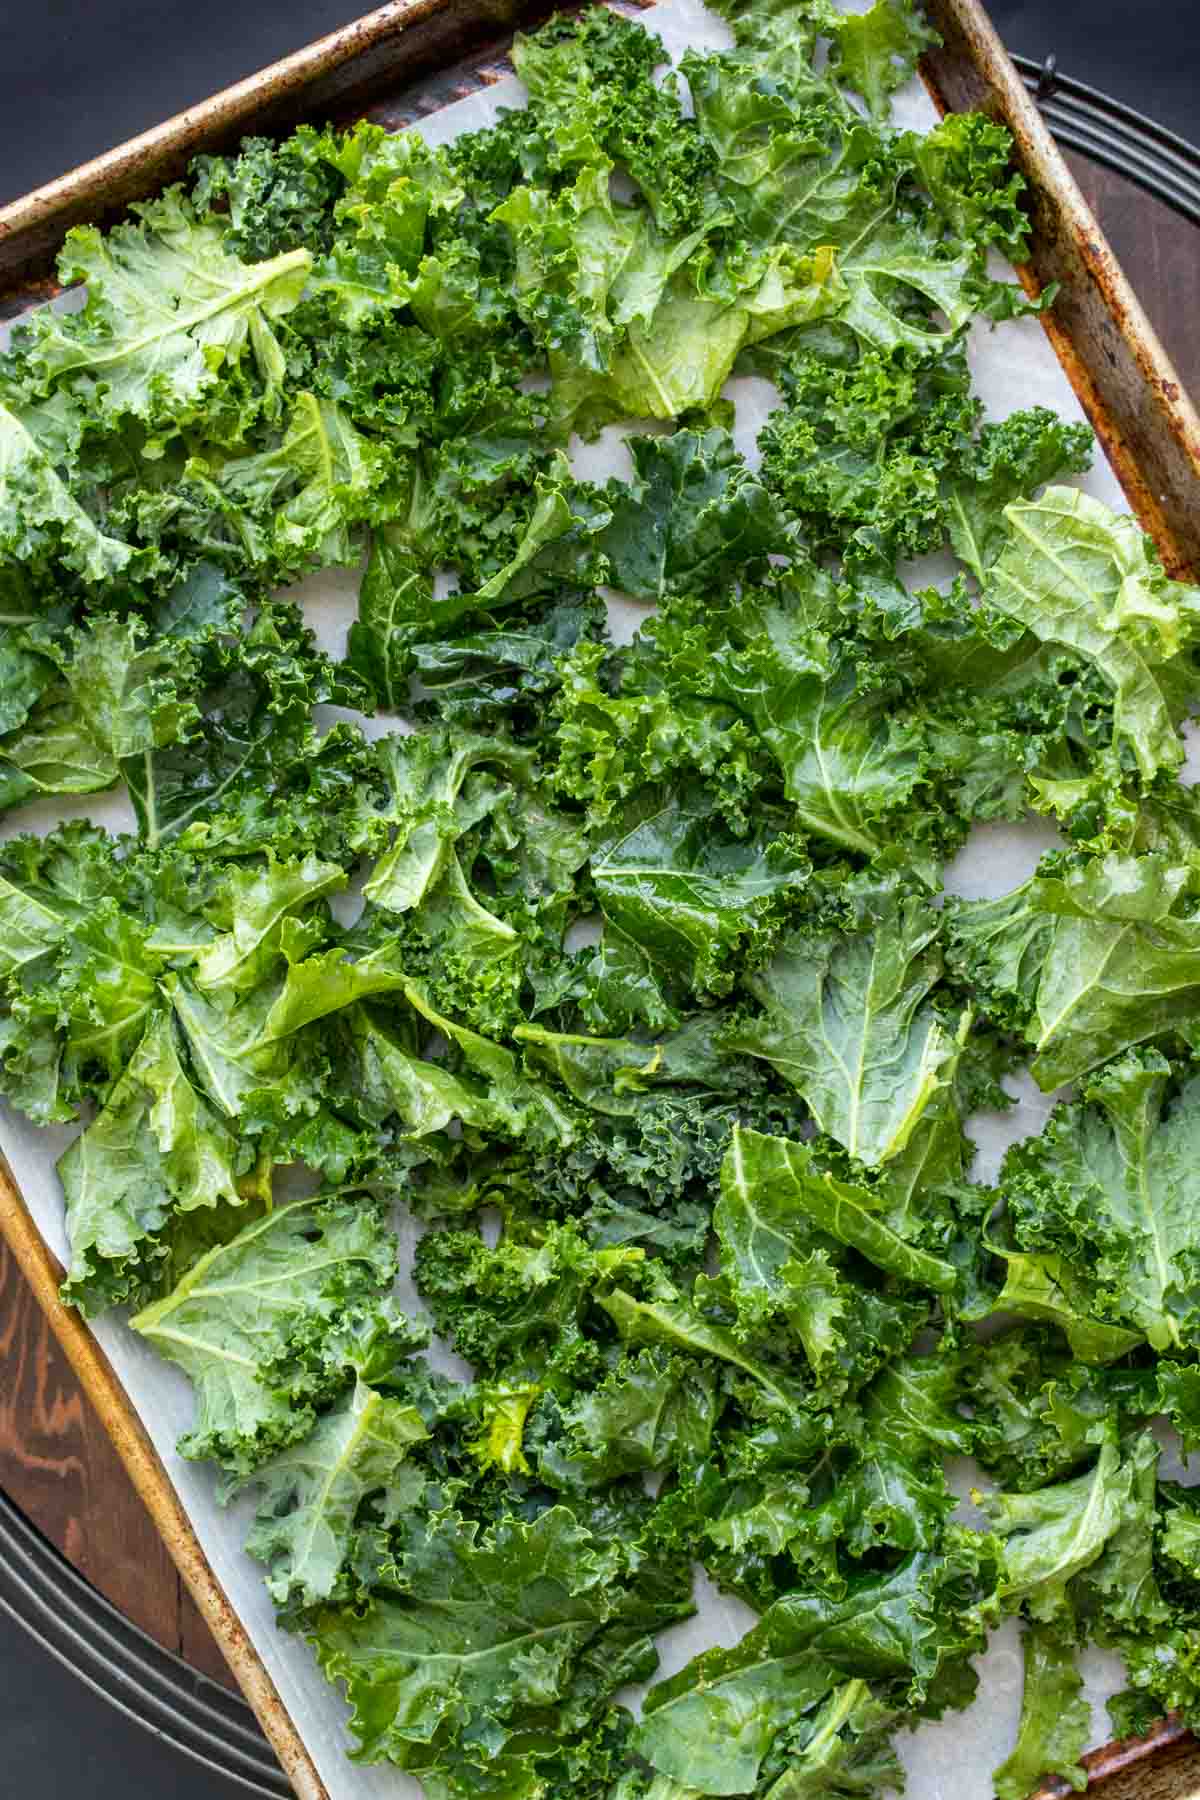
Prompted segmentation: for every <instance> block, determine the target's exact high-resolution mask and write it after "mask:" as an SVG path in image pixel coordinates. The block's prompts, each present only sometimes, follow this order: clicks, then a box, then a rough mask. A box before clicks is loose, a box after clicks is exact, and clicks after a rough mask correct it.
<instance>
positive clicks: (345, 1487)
mask: <svg viewBox="0 0 1200 1800" xmlns="http://www.w3.org/2000/svg"><path fill="white" fill-rule="evenodd" d="M428 1435H429V1433H428V1432H427V1430H426V1429H425V1421H424V1420H423V1418H422V1417H421V1414H420V1413H419V1412H418V1411H417V1409H416V1407H415V1406H405V1405H403V1404H402V1403H401V1402H400V1401H398V1400H388V1399H385V1398H384V1396H383V1395H382V1394H379V1393H376V1391H375V1390H374V1389H373V1388H371V1387H368V1386H367V1384H366V1383H365V1382H364V1381H362V1380H361V1379H360V1380H358V1381H357V1382H356V1383H355V1385H354V1387H353V1388H351V1389H350V1390H349V1391H348V1392H347V1393H346V1394H345V1395H344V1396H343V1398H342V1399H341V1400H340V1401H339V1402H338V1404H337V1405H336V1406H335V1407H333V1408H332V1409H331V1410H330V1411H329V1412H327V1413H324V1414H323V1415H322V1416H321V1418H319V1419H318V1421H317V1424H316V1428H315V1429H314V1430H313V1432H312V1433H311V1435H310V1436H308V1437H306V1438H304V1439H303V1440H302V1441H301V1442H300V1443H296V1444H291V1445H289V1446H288V1447H287V1448H286V1449H283V1450H279V1451H277V1452H276V1454H275V1455H274V1456H273V1457H272V1458H271V1460H270V1461H269V1462H267V1463H263V1464H261V1465H260V1466H259V1467H258V1468H256V1469H255V1471H254V1474H253V1475H252V1476H250V1477H249V1478H248V1480H247V1482H246V1483H245V1484H242V1483H238V1484H236V1485H238V1486H241V1485H246V1486H253V1487H254V1488H255V1489H257V1490H258V1493H259V1505H258V1512H257V1514H256V1517H255V1521H254V1525H253V1527H252V1528H251V1531H250V1535H249V1537H248V1538H247V1540H246V1548H247V1550H248V1551H249V1552H250V1554H251V1556H254V1557H257V1558H258V1560H259V1562H262V1563H265V1564H266V1565H267V1568H268V1570H269V1573H268V1574H267V1577H266V1584H267V1588H268V1590H269V1592H270V1594H271V1596H272V1598H273V1599H274V1600H275V1601H276V1602H277V1604H279V1605H281V1606H282V1605H285V1604H286V1603H288V1602H290V1601H296V1602H298V1603H299V1604H300V1605H303V1606H315V1605H317V1604H318V1603H319V1602H320V1601H323V1600H328V1599H329V1598H330V1596H331V1594H332V1593H333V1591H334V1588H335V1586H336V1585H337V1580H338V1576H339V1574H340V1573H341V1570H342V1568H343V1566H344V1564H345V1562H346V1559H347V1556H348V1555H349V1554H350V1551H351V1543H352V1538H353V1533H354V1526H355V1522H356V1520H357V1518H358V1515H359V1510H360V1508H361V1507H362V1504H363V1501H364V1500H366V1499H367V1498H368V1496H370V1495H373V1494H380V1493H381V1492H382V1493H383V1494H384V1495H385V1497H386V1496H387V1494H388V1491H389V1490H390V1489H392V1488H393V1487H394V1486H395V1484H396V1478H397V1472H398V1470H399V1467H400V1464H401V1463H402V1462H403V1461H404V1459H405V1457H406V1456H407V1455H408V1452H409V1450H410V1449H411V1448H412V1446H413V1445H414V1444H418V1443H421V1442H422V1441H423V1440H424V1439H425V1438H427V1437H428Z"/></svg>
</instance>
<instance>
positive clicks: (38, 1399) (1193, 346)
mask: <svg viewBox="0 0 1200 1800" xmlns="http://www.w3.org/2000/svg"><path fill="white" fill-rule="evenodd" d="M1068 161H1069V162H1070V164H1071V168H1072V171H1073V173H1074V174H1075V176H1076V178H1077V180H1078V181H1079V183H1080V186H1081V187H1082V189H1083V192H1084V197H1085V198H1086V199H1087V201H1088V202H1089V204H1090V205H1091V206H1092V208H1093V209H1094V211H1095V212H1096V214H1097V217H1098V219H1099V222H1100V225H1101V227H1102V228H1103V230H1104V231H1105V233H1106V234H1107V236H1108V238H1109V239H1110V241H1111V243H1112V247H1113V249H1114V251H1115V252H1116V255H1117V258H1118V260H1119V261H1120V262H1121V264H1122V265H1123V267H1124V269H1125V271H1126V273H1127V274H1128V276H1129V278H1130V280H1131V281H1132V283H1133V286H1134V287H1135V289H1136V290H1137V292H1138V295H1139V297H1140V299H1141V301H1142V303H1143V305H1144V306H1145V308H1146V311H1147V312H1148V313H1149V315H1150V320H1151V323H1152V324H1153V325H1154V327H1155V329H1156V330H1157V331H1158V333H1159V335H1160V337H1161V338H1162V340H1163V343H1164V344H1165V346H1166V349H1167V352H1168V354H1169V355H1170V356H1171V357H1172V359H1173V360H1174V362H1175V365H1176V367H1177V369H1178V371H1179V374H1180V375H1181V377H1182V378H1183V381H1184V383H1185V384H1186V386H1187V387H1188V389H1189V390H1190V392H1191V393H1192V395H1193V396H1194V397H1197V398H1200V335H1198V334H1197V332H1196V329H1195V320H1196V318H1197V317H1198V316H1200V228H1197V227H1195V226H1192V225H1189V224H1188V223H1187V222H1186V221H1184V220H1181V219H1180V218H1179V217H1178V215H1177V214H1175V213H1173V212H1172V211H1171V210H1170V208H1168V207H1167V206H1165V205H1163V204H1162V203H1160V202H1159V201H1156V200H1153V199H1151V198H1149V197H1148V196H1147V195H1145V194H1144V193H1142V192H1141V191H1140V190H1139V189H1138V188H1136V187H1134V186H1133V185H1132V184H1131V183H1130V182H1128V181H1126V180H1124V179H1123V178H1122V177H1120V176H1118V175H1114V174H1112V173H1110V172H1109V171H1107V170H1105V169H1102V168H1100V167H1098V166H1097V165H1095V164H1092V163H1089V162H1088V161H1087V160H1086V159H1085V158H1083V157H1080V156H1074V155H1071V156H1068ZM1013 399H1014V405H1019V404H1020V397H1019V396H1018V395H1014V397H1013ZM0 1371H2V1373H0V1487H2V1488H3V1489H4V1491H5V1492H6V1493H8V1494H9V1495H11V1497H12V1498H13V1499H14V1500H15V1501H16V1502H17V1504H18V1505H19V1506H20V1507H21V1508H22V1509H23V1511H24V1512H25V1513H26V1514H27V1515H28V1516H29V1517H30V1518H31V1519H33V1520H34V1522H35V1523H36V1524H37V1525H39V1526H40V1527H41V1529H42V1530H43V1531H44V1532H45V1534H46V1536H47V1537H49V1538H50V1539H51V1541H52V1542H53V1543H54V1544H56V1545H57V1546H58V1547H59V1548H60V1549H61V1550H62V1551H63V1552H64V1554H65V1555H66V1556H67V1557H68V1558H69V1559H70V1561H71V1562H73V1563H74V1564H75V1566H76V1567H77V1568H79V1569H80V1570H81V1571H82V1572H83V1573H84V1574H85V1575H86V1576H87V1577H88V1578H89V1580H91V1581H92V1582H93V1583H94V1584H95V1586H96V1587H98V1588H99V1589H100V1591H101V1592H102V1593H104V1594H105V1595H107V1596H108V1598H109V1599H110V1600H112V1601H113V1602H114V1603H115V1604H116V1605H117V1606H119V1607H120V1608H121V1609H122V1611H123V1612H125V1613H126V1614H127V1616H128V1617H129V1618H131V1619H133V1620H134V1621H135V1623H137V1624H138V1625H140V1626H141V1627H142V1628H143V1629H144V1630H145V1631H147V1632H149V1633H150V1635H151V1636H152V1637H154V1638H155V1639H157V1641H158V1642H159V1643H161V1644H163V1645H165V1646H166V1647H167V1648H169V1649H171V1650H176V1651H178V1652H179V1653H180V1654H181V1655H182V1656H184V1657H185V1658H186V1659H187V1660H188V1661H189V1662H190V1663H192V1664H193V1665H194V1666H195V1667H196V1668H198V1669H200V1670H203V1671H204V1672H205V1673H206V1674H210V1675H215V1676H217V1677H218V1678H220V1679H222V1680H225V1681H227V1682H228V1683H229V1685H230V1686H234V1685H236V1684H235V1683H234V1682H233V1679H232V1677H231V1676H230V1675H229V1673H228V1670H227V1668H226V1666H225V1662H224V1659H223V1657H222V1656H221V1654H220V1652H219V1650H218V1649H217V1647H216V1645H215V1643H214V1642H213V1639H212V1637H211V1636H210V1635H209V1632H208V1629H207V1627H206V1626H205V1625H204V1623H203V1621H202V1620H201V1619H200V1616H199V1614H198V1613H197V1611H196V1609H195V1607H194V1605H193V1604H192V1602H191V1600H190V1599H189V1597H188V1595H187V1594H186V1592H185V1591H184V1590H183V1588H182V1585H181V1583H180V1580H179V1577H178V1575H177V1574H176V1572H175V1568H174V1565H173V1564H172V1562H171V1560H170V1557H169V1556H168V1555H167V1552H166V1550H165V1549H164V1548H163V1545H162V1542H161V1540H160V1538H159V1536H158V1533H157V1531H156V1529H155V1527H154V1526H153V1524H152V1523H151V1521H150V1518H149V1516H148V1514H147V1513H146V1511H145V1509H144V1507H143V1506H142V1503H141V1501H140V1500H139V1499H138V1497H137V1495H136V1494H135V1493H134V1491H133V1488H132V1486H131V1485H130V1482H129V1479H128V1477H127V1475H126V1474H125V1471H124V1469H123V1468H122V1466H121V1464H120V1462H119V1461H118V1459H117V1456H116V1453H115V1451H114V1450H113V1448H112V1446H111V1444H110V1442H109V1440H108V1437H107V1436H106V1434H105V1432H104V1430H103V1428H102V1426H101V1425H100V1423H99V1421H98V1419H97V1418H96V1416H95V1414H94V1412H93V1410H92V1408H91V1406H90V1404H89V1402H88V1401H87V1399H86V1398H85V1396H84V1395H83V1393H82V1392H81V1390H80V1387H79V1384H78V1382H77V1380H76V1379H75V1376H74V1375H73V1373H72V1371H71V1369H70V1368H69V1366H68V1364H67V1361H66V1358H65V1357H64V1355H63V1353H62V1351H61V1350H60V1349H59V1347H58V1345H57V1343H56V1342H55V1340H54V1337H53V1335H52V1334H51V1332H50V1330H49V1328H48V1326H47V1324H46V1321H45V1319H44V1317H43V1316H42V1313H41V1311H40V1310H39V1308H38V1307H37V1305H36V1304H35V1302H34V1300H33V1298H32V1296H31V1295H30V1293H29V1291H28V1289H27V1288H26V1287H25V1285H24V1282H23V1281H22V1279H21V1277H20V1275H19V1274H18V1273H17V1271H16V1270H15V1268H14V1266H13V1262H12V1259H11V1256H10V1255H9V1253H8V1251H7V1250H6V1248H5V1246H4V1243H3V1240H2V1239H0Z"/></svg>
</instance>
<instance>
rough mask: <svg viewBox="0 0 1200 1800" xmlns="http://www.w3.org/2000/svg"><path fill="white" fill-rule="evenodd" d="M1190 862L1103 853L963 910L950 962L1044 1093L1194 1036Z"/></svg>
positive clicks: (1199, 970) (1199, 972) (1196, 969)
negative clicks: (1168, 1040) (1140, 1051)
mask: <svg viewBox="0 0 1200 1800" xmlns="http://www.w3.org/2000/svg"><path fill="white" fill-rule="evenodd" d="M1191 883H1192V873H1191V870H1190V868H1189V866H1188V864H1187V863H1184V862H1179V861H1177V860H1176V859H1175V858H1174V857H1173V856H1171V855H1170V854H1168V853H1163V852H1157V851H1151V852H1149V853H1148V854H1146V855H1144V856H1126V855H1122V854H1120V853H1119V852H1116V851H1112V852H1110V853H1109V854H1108V855H1106V856H1097V857H1092V858H1088V859H1086V860H1082V861H1080V862H1078V863H1075V864H1073V865H1072V864H1068V865H1067V866H1066V867H1065V868H1064V869H1063V870H1062V873H1061V874H1059V873H1054V874H1045V875H1041V876H1038V877H1035V878H1034V879H1033V880H1032V881H1030V882H1027V883H1026V884H1025V885H1024V886H1023V887H1021V888H1017V889H1015V890H1014V892H1013V893H1011V894H1007V895H1005V896H1004V897H1003V898H1002V899H999V900H981V901H974V902H967V903H965V904H960V905H959V906H957V907H956V908H955V910H954V913H953V915H952V920H951V927H950V936H951V944H952V952H951V954H952V959H953V961H954V963H955V966H956V968H957V969H958V970H960V971H961V973H962V974H963V975H964V976H965V977H966V978H967V979H968V980H970V981H972V982H973V983H974V984H975V986H976V991H977V992H979V993H980V994H981V996H982V998H983V1001H984V1004H985V1005H986V1006H987V1007H988V1008H989V1010H990V1011H991V1012H992V1013H993V1015H994V1016H995V1017H996V1018H997V1019H998V1020H1000V1021H1002V1022H1003V1023H1004V1024H1005V1025H1007V1026H1009V1027H1010V1028H1013V1029H1015V1030H1017V1031H1018V1032H1019V1033H1020V1034H1021V1035H1022V1036H1023V1037H1025V1038H1026V1039H1027V1040H1028V1042H1029V1043H1030V1044H1031V1045H1032V1046H1033V1048H1034V1049H1035V1051H1036V1060H1035V1062H1034V1064H1033V1073H1034V1075H1035V1077H1036V1079H1037V1081H1038V1083H1039V1085H1040V1086H1042V1087H1043V1088H1045V1089H1046V1090H1047V1091H1049V1090H1051V1089H1053V1088H1055V1087H1058V1086H1059V1085H1060V1084H1061V1083H1062V1082H1064V1081H1071V1080H1074V1079H1076V1078H1077V1077H1079V1076H1081V1075H1085V1074H1087V1073H1088V1072H1089V1071H1090V1070H1092V1069H1094V1068H1097V1067H1098V1066H1099V1065H1100V1064H1101V1063H1103V1062H1105V1061H1106V1060H1107V1059H1109V1058H1111V1057H1114V1056H1117V1055H1119V1054H1120V1053H1121V1052H1122V1051H1123V1050H1126V1049H1128V1048H1129V1047H1130V1046H1132V1045H1135V1044H1141V1043H1145V1042H1146V1041H1147V1040H1148V1039H1153V1038H1157V1037H1161V1036H1163V1034H1165V1033H1169V1032H1174V1031H1179V1032H1182V1033H1183V1035H1184V1036H1185V1037H1188V1036H1190V1034H1191V1032H1192V1029H1193V1027H1192V1021H1193V1020H1194V1019H1195V1015H1196V1008H1197V999H1198V993H1197V979H1198V977H1200V961H1198V960H1197V946H1198V944H1200V939H1198V937H1197V922H1196V920H1195V919H1194V918H1193V916H1192V904H1193V902H1192V899H1191V893H1190V889H1191Z"/></svg>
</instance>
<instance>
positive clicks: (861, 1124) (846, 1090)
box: [729, 893, 961, 1166]
mask: <svg viewBox="0 0 1200 1800" xmlns="http://www.w3.org/2000/svg"><path fill="white" fill-rule="evenodd" d="M937 937H938V917H937V914H936V913H933V912H931V911H930V909H929V907H928V905H927V904H926V903H925V902H924V901H922V900H919V899H916V898H907V899H906V898H903V897H901V896H899V895H897V894H894V893H891V894H889V893H884V894H882V895H880V896H878V897H876V898H872V899H869V900H868V901H866V902H864V904H863V905H862V907H861V909H860V921H859V923H858V925H857V928H856V929H854V930H851V931H824V932H822V931H817V932H811V933H809V932H804V933H796V934H794V935H793V936H792V937H791V938H789V939H787V940H786V941H785V942H784V944H783V945H782V946H781V947H780V949H779V950H778V951H777V952H776V954H775V955H774V957H773V958H772V959H771V961H770V962H769V963H768V964H767V965H766V966H765V968H763V969H761V970H758V971H756V972H755V973H754V974H753V975H751V976H750V977H749V978H748V981H747V985H748V986H749V988H750V990H751V992H752V993H753V994H754V995H755V997H756V998H757V999H758V1000H759V1001H760V1002H761V1005H762V1008H763V1011H762V1013H761V1014H760V1015H759V1016H758V1017H757V1018H750V1019H746V1020H744V1021H743V1022H742V1023H741V1024H740V1025H739V1026H737V1027H736V1029H735V1030H734V1031H733V1032H732V1033H731V1036H730V1039H729V1047H730V1048H731V1049H733V1050H739V1051H742V1052H743V1053H744V1054H746V1055H750V1056H759V1057H762V1058H763V1059H764V1060H765V1061H767V1062H769V1063H770V1064H771V1065H772V1067H773V1068H775V1069H776V1070H777V1071H778V1072H779V1074H780V1075H781V1076H782V1077H783V1079H784V1080H785V1081H787V1082H788V1083H790V1085H791V1086H792V1087H794V1088H796V1089H798V1090H799V1092H800V1093H801V1094H802V1095H803V1096H804V1099H805V1100H806V1102H807V1103H808V1105H809V1107H810V1108H811V1109H812V1113H813V1117H814V1118H815V1119H816V1121H817V1124H818V1126H819V1127H820V1129H821V1130H822V1131H824V1132H827V1133H828V1134H829V1136H830V1137H834V1138H836V1139H837V1141H838V1142H839V1143H840V1144H841V1145H842V1146H843V1147H844V1148H845V1149H846V1150H847V1151H848V1152H849V1153H850V1155H851V1156H854V1157H857V1158H858V1159H859V1161H861V1162H865V1163H868V1164H871V1165H873V1166H877V1165H879V1164H882V1163H886V1162H888V1161H889V1160H890V1159H891V1158H893V1157H896V1156H898V1155H899V1154H900V1153H901V1152H902V1151H903V1150H904V1149H905V1147H906V1145H907V1144H908V1143H909V1141H910V1139H911V1138H912V1135H913V1133H914V1131H915V1130H916V1129H917V1127H918V1125H919V1124H920V1122H921V1120H922V1118H923V1117H924V1115H925V1114H926V1112H927V1111H928V1109H929V1107H930V1106H931V1104H932V1103H933V1102H934V1101H935V1099H936V1098H937V1096H938V1095H939V1094H940V1093H941V1092H942V1091H943V1090H944V1089H946V1088H948V1086H949V1085H950V1083H951V1082H952V1080H953V1078H954V1071H955V1067H956V1064H957V1061H958V1057H959V1055H960V1051H961V1043H960V1036H961V1026H960V1034H959V1035H958V1036H956V1035H955V1033H954V1031H953V1029H948V1028H947V1021H946V1020H945V1018H944V1015H942V1014H941V1013H939V1012H938V1011H937V1010H936V1009H935V1008H934V1006H933V1005H932V1002H931V995H932V993H933V990H934V988H935V987H936V985H937V983H938V981H939V979H940V976H941V972H942V960H941V953H940V951H939V949H938V947H937Z"/></svg>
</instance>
